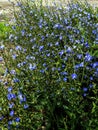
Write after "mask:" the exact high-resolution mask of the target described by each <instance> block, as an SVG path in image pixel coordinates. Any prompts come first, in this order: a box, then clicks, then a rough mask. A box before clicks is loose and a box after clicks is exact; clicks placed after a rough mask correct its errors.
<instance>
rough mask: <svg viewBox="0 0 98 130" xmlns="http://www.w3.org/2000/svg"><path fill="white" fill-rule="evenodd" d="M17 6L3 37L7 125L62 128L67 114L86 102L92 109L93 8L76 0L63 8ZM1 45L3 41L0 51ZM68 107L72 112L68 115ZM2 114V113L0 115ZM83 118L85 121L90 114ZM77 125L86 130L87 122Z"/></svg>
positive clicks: (97, 23) (95, 66)
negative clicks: (13, 19)
mask: <svg viewBox="0 0 98 130" xmlns="http://www.w3.org/2000/svg"><path fill="white" fill-rule="evenodd" d="M31 3H32V4H31ZM31 5H32V6H31ZM17 6H19V8H20V10H19V12H16V13H15V22H14V25H12V31H11V32H10V34H9V36H8V39H7V41H8V42H9V44H10V45H9V47H8V48H7V51H8V55H6V54H5V57H4V58H5V64H6V66H7V74H6V77H8V78H9V80H8V85H9V84H11V86H12V87H8V93H7V96H6V97H7V100H8V105H9V115H8V117H9V118H8V127H9V129H11V128H14V127H15V126H17V125H18V127H19V128H20V129H21V128H24V129H41V127H42V126H43V124H44V126H45V127H46V129H59V128H60V127H61V129H65V126H64V120H65V118H66V121H67V118H68V119H69V120H70V121H71V118H74V117H76V116H77V115H78V114H80V113H82V112H85V110H84V109H86V107H88V108H89V103H90V104H91V108H90V112H91V111H92V109H93V105H94V103H93V101H92V98H95V97H96V96H97V94H98V92H97V91H96V93H95V90H96V89H97V85H98V81H97V78H98V61H97V60H98V57H97V56H98V55H97V54H98V53H97V54H94V53H93V51H94V50H92V48H96V46H97V43H98V28H97V27H98V16H97V14H96V12H97V11H94V9H93V8H92V7H91V6H90V5H88V4H87V5H86V6H84V5H82V4H80V3H77V4H76V3H75V4H73V3H70V4H69V5H67V8H66V7H64V6H61V7H58V6H56V5H54V7H53V8H51V7H49V6H48V8H45V7H43V6H41V5H40V6H39V5H37V4H36V3H35V2H30V3H28V4H27V3H24V2H23V3H20V2H19V3H18V4H17ZM5 46H8V45H6V43H5ZM5 46H3V45H1V46H0V50H2V51H3V49H4V47H5ZM2 60H3V58H2V57H0V61H2ZM88 99H89V100H88ZM87 101H88V102H89V103H88V104H87ZM81 102H83V104H84V106H82V105H81ZM67 105H68V106H67ZM71 109H72V115H71V114H68V115H67V112H68V113H70V112H71V111H70V110H71ZM76 109H77V112H76ZM25 110H26V112H27V113H26V112H25ZM58 111H59V112H60V113H59V114H60V116H59V115H58ZM21 112H23V113H21ZM50 113H51V116H50ZM74 114H76V115H74ZM63 115H64V116H63ZM3 116H6V115H2V116H1V117H0V120H3ZM26 118H27V119H26ZM52 118H53V120H52V121H51V119H52ZM57 118H58V119H57ZM76 118H77V117H76ZM61 120H62V121H61ZM80 120H81V122H82V123H81V122H80V121H79V122H80V124H79V125H81V124H83V120H84V115H81V117H80ZM85 120H87V122H89V120H90V118H89V117H88V116H87V117H86V119H85ZM56 121H57V122H56ZM15 122H16V123H15ZM19 122H20V123H19ZM71 122H72V121H71ZM79 122H78V123H79ZM57 123H58V124H57ZM75 123H77V122H75V121H73V124H74V125H75V126H76V127H77V126H78V124H75ZM48 124H49V125H48ZM66 125H67V126H68V127H69V126H70V123H68V121H67V122H66ZM72 127H73V125H72ZM76 127H73V128H72V129H73V130H75V129H77V128H76ZM81 127H83V128H84V129H85V128H86V125H85V126H81ZM66 130H67V127H66Z"/></svg>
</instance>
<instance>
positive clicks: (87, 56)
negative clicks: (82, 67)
mask: <svg viewBox="0 0 98 130" xmlns="http://www.w3.org/2000/svg"><path fill="white" fill-rule="evenodd" d="M92 59H93V57H92V56H91V55H90V54H89V53H86V55H85V61H88V62H90V61H91V60H92Z"/></svg>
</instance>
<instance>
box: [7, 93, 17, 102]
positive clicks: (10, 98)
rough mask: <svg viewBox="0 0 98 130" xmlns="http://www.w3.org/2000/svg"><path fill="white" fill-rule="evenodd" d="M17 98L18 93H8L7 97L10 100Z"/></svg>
mask: <svg viewBox="0 0 98 130" xmlns="http://www.w3.org/2000/svg"><path fill="white" fill-rule="evenodd" d="M15 98H16V95H15V94H13V93H9V94H8V95H7V99H8V100H9V101H10V100H12V99H15Z"/></svg>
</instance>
